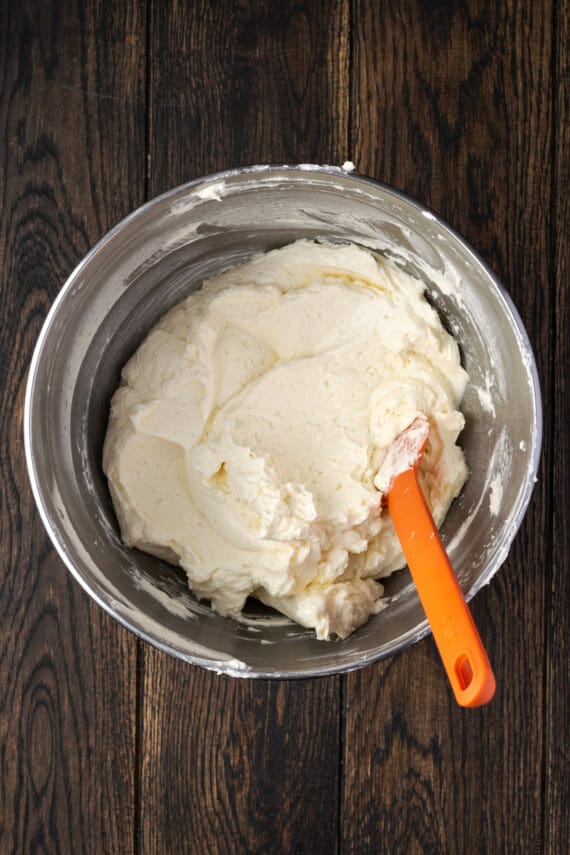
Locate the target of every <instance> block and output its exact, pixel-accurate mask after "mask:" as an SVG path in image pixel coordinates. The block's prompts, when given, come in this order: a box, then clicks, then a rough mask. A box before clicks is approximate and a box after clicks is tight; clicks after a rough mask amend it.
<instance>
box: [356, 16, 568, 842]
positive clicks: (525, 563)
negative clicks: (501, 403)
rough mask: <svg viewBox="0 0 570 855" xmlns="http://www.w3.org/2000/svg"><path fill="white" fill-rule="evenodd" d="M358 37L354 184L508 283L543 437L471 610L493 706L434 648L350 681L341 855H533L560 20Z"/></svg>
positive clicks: (439, 26)
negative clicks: (445, 231) (490, 667)
mask: <svg viewBox="0 0 570 855" xmlns="http://www.w3.org/2000/svg"><path fill="white" fill-rule="evenodd" d="M353 26H354V34H353V38H354V47H353V68H354V78H353V88H352V96H353V112H352V113H351V119H352V122H351V124H352V126H353V127H354V129H355V133H354V139H353V145H354V147H353V154H354V160H355V162H356V165H357V168H358V169H359V170H360V171H362V172H364V173H368V174H370V175H373V176H376V177H377V178H380V179H383V180H386V181H388V182H391V183H393V184H394V185H396V186H397V187H399V188H401V189H404V190H406V191H407V192H409V193H411V194H412V195H415V196H416V197H417V198H419V199H420V200H422V201H423V202H425V203H427V204H428V205H431V206H432V207H433V208H434V209H435V210H436V211H438V212H439V213H441V214H442V215H443V216H444V217H446V218H447V219H448V220H449V221H450V222H451V223H452V224H453V225H455V226H456V227H457V228H458V229H460V230H461V231H462V232H463V233H464V234H465V235H466V236H467V237H468V238H469V240H470V241H471V242H472V243H473V245H474V246H475V247H476V248H477V249H478V250H479V251H480V252H481V253H482V254H483V256H484V257H485V258H486V260H487V261H488V262H489V264H490V265H491V266H492V267H493V268H494V270H495V271H496V272H497V274H498V275H499V277H500V278H501V279H502V280H503V282H505V284H506V286H507V288H508V290H509V291H510V293H511V295H512V296H513V298H514V300H515V302H516V304H517V306H518V308H519V310H520V312H521V314H522V317H523V320H524V322H525V324H526V327H527V330H528V331H529V334H530V337H531V339H532V342H533V344H534V347H535V351H536V354H537V357H538V363H539V371H540V376H541V380H542V385H543V392H544V398H545V407H544V413H545V416H546V426H545V445H544V457H543V461H542V470H541V476H540V478H539V482H538V484H537V488H536V491H535V494H534V498H533V501H532V506H531V509H530V512H529V514H528V516H527V518H526V521H525V523H524V526H523V529H522V531H521V532H520V534H519V536H518V538H517V541H516V544H515V546H514V548H513V549H512V551H511V554H510V558H509V560H508V561H507V563H506V565H505V566H504V567H503V569H502V570H501V572H500V574H499V576H498V577H497V578H496V579H495V580H494V581H493V583H492V584H491V585H490V587H488V588H487V589H485V591H484V592H482V593H481V594H480V595H479V596H478V597H477V598H476V601H475V602H474V604H473V611H474V615H475V619H476V621H477V623H478V625H479V627H480V629H481V633H482V635H483V637H484V639H485V641H486V643H487V645H488V648H489V651H490V655H491V659H492V661H493V663H494V667H495V670H496V674H497V678H498V690H497V695H496V698H495V699H494V701H493V703H492V704H491V705H490V706H489V707H488V708H484V709H482V710H475V711H462V710H460V709H459V708H458V707H456V706H455V705H454V703H453V701H452V700H451V697H450V693H449V691H448V689H447V687H446V685H445V681H444V678H443V676H442V672H441V668H440V665H439V663H438V659H437V655H436V652H435V648H434V645H433V642H432V641H431V640H429V641H425V642H423V643H421V644H420V645H418V646H416V647H415V648H413V649H411V650H409V651H407V652H405V653H404V654H402V655H400V656H399V657H398V658H396V659H395V660H393V661H390V662H387V663H385V664H380V665H378V666H376V667H373V668H369V669H367V670H366V671H364V672H362V673H358V674H354V675H349V677H348V679H347V690H346V698H347V706H346V734H347V736H346V740H345V758H344V759H345V786H344V799H343V821H344V826H343V829H344V851H346V852H354V853H359V855H361V853H364V852H375V851H378V848H379V847H381V846H382V841H389V845H388V843H387V847H388V849H389V851H392V852H406V853H413V852H450V853H452V852H457V853H469V852H475V851H477V852H515V851H521V852H539V851H542V842H543V840H542V819H543V817H542V810H543V781H542V773H543V762H542V758H543V748H544V744H543V738H544V708H543V704H544V679H545V673H544V644H545V619H544V608H545V600H546V590H547V588H548V586H549V584H550V580H549V575H550V563H551V537H550V514H551V503H550V490H549V474H550V471H551V443H550V429H551V423H550V413H551V403H552V402H551V394H550V391H551V388H550V368H549V366H550V363H551V360H552V358H553V351H552V344H551V329H552V327H551V323H552V316H553V315H552V295H551V293H550V290H549V256H550V245H549V229H550V225H551V216H550V187H551V178H552V174H551V158H550V146H551V118H552V117H551V84H552V80H551V72H550V63H551V50H552V6H551V3H549V2H546V3H542V4H539V6H536V4H534V3H532V2H530V0H527V2H524V3H515V2H508V3H505V4H496V3H491V2H488V0H471V2H468V3H465V4H463V3H452V4H445V5H443V6H441V5H440V6H437V4H436V5H434V4H425V3H423V2H421V0H404V2H397V3H396V2H385V3H383V4H381V6H380V7H375V6H374V4H372V3H368V2H364V0H356V2H355V4H354V25H353ZM563 279H564V277H562V280H563ZM562 280H561V281H562ZM562 370H564V369H562ZM562 424H563V423H562V421H561V422H560V429H561V430H562ZM560 471H561V472H562V471H564V470H562V469H561V470H560ZM564 483H565V484H566V483H567V481H565V482H564ZM566 498H567V495H566ZM563 554H565V551H561V552H560V557H561V561H562V555H563ZM559 573H560V574H561V573H562V564H561V565H560V571H559ZM566 590H567V589H566ZM560 711H562V709H561V710H560ZM566 711H567V707H566ZM553 851H554V850H553ZM559 851H562V850H559Z"/></svg>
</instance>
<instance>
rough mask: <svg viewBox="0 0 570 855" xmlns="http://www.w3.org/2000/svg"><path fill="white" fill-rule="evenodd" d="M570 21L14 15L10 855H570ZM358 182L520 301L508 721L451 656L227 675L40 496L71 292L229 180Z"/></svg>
mask: <svg viewBox="0 0 570 855" xmlns="http://www.w3.org/2000/svg"><path fill="white" fill-rule="evenodd" d="M569 8H570V0H558V2H556V0H543V2H538V0H519V2H516V0H507V2H500V3H499V2H495V0H473V2H466V3H463V2H453V0H451V2H446V3H436V2H425V0H398V2H396V0H382V2H375V0H338V2H333V0H330V2H326V0H322V2H318V0H305V2H302V0H298V2H281V0H274V2H270V0H265V2H258V3H255V2H246V0H243V2H238V0H235V2H234V0H232V2H223V1H222V0H209V2H208V0H195V2H188V3H185V2H183V0H175V1H173V2H170V0H141V2H137V0H120V1H119V0H118V2H112V0H62V2H57V0H51V2H50V0H37V2H33V0H14V2H10V0H0V282H1V290H0V299H1V306H2V326H1V329H0V342H1V345H0V392H1V407H0V439H1V477H0V502H1V529H0V531H1V548H2V552H1V555H2V562H1V565H0V853H2V855H5V853H28V852H61V853H84V852H85V853H103V852H113V853H115V852H116V853H129V852H131V851H136V852H145V853H146V852H149V853H160V855H162V853H179V852H180V853H181V852H192V853H230V854H231V853H298V854H299V855H300V853H335V852H339V853H369V852H370V853H376V852H387V853H432V852H433V853H447V852H449V853H460V855H465V853H472V852H473V853H475V852H477V853H491V855H494V853H518V852H520V853H542V852H545V853H551V855H562V853H565V852H567V851H568V841H569V839H570V794H569V791H570V732H569V731H570V679H569V666H568V658H569V654H570V644H569V634H570V574H569V572H568V554H569V552H570V527H569V522H570V513H569V512H570V507H569V505H570V492H569V489H568V486H569V481H568V470H569V468H570V440H569V435H568V428H569V426H570V405H569V399H568V391H569V387H570V376H569V375H570V347H569V335H570V328H569V313H568V304H569V299H570V290H569V280H570V254H569V251H568V243H567V241H566V238H567V234H568V231H569V229H570V207H569V185H570V181H569V156H568V152H569V146H570V109H569V98H568V93H569V87H568V77H569V71H570V52H569V36H570V18H569ZM348 158H350V159H352V160H354V162H355V163H356V165H357V168H358V169H359V171H360V172H362V173H365V174H368V175H371V176H375V177H377V178H379V179H382V180H383V181H387V182H389V183H392V184H393V185H395V186H396V187H398V188H400V189H402V190H404V191H406V192H408V193H410V194H412V195H414V196H416V197H417V198H418V199H420V200H421V201H422V202H424V203H426V204H427V205H429V206H431V207H432V208H433V209H435V210H436V211H437V212H439V213H440V214H441V215H442V216H443V217H445V218H446V219H447V220H448V221H449V222H450V223H452V224H453V225H454V226H455V227H456V228H457V229H459V230H460V231H461V232H463V233H464V234H465V235H466V236H467V238H468V239H469V240H470V241H471V242H472V244H473V245H474V246H475V247H476V248H477V249H478V250H479V252H480V253H481V254H482V255H483V257H484V258H485V259H486V260H487V261H488V263H489V264H490V265H491V267H492V268H493V269H494V270H495V271H496V273H497V274H498V275H499V277H500V278H501V279H502V281H503V282H504V283H505V284H506V287H507V288H508V290H509V292H510V294H511V295H512V297H513V299H514V300H515V302H516V304H517V306H518V309H519V311H520V313H521V315H522V318H523V320H524V323H525V324H526V327H527V329H528V332H529V334H530V337H531V339H532V342H533V344H534V347H535V351H536V355H537V359H538V366H539V371H540V376H541V381H542V389H543V395H544V416H545V432H544V448H543V459H542V465H541V469H540V473H539V479H538V483H537V485H536V490H535V493H534V497H533V500H532V502H531V507H530V510H529V513H528V515H527V517H526V520H525V523H524V525H523V527H522V530H521V532H520V533H519V535H518V537H517V540H516V543H515V545H514V547H513V549H512V551H511V554H510V556H509V559H508V561H507V563H506V564H505V566H504V567H503V569H502V571H501V572H500V574H499V575H498V576H497V577H496V578H495V579H494V580H493V583H492V584H491V585H490V586H489V587H488V588H486V589H485V590H484V591H483V592H482V593H481V594H480V595H479V596H478V597H477V598H476V601H475V602H474V604H473V610H474V613H475V617H476V620H477V622H478V624H479V626H480V628H481V631H482V635H483V636H484V638H485V640H486V642H487V644H488V647H489V650H490V654H491V658H492V660H493V662H494V665H495V669H496V674H497V678H498V691H497V695H496V698H495V699H494V701H493V703H492V704H491V705H490V706H489V707H488V708H484V709H481V710H475V711H463V710H460V709H459V708H458V707H456V706H455V704H454V702H453V701H452V699H451V697H450V692H449V690H448V688H447V685H446V683H445V680H444V679H443V676H442V672H441V668H440V665H439V662H438V659H437V655H436V652H435V648H434V645H433V642H432V641H431V640H427V641H424V642H423V643H421V644H419V645H417V646H416V647H414V648H413V649H411V650H408V651H406V652H405V653H403V654H401V655H400V656H398V657H396V658H394V659H392V660H390V661H387V662H383V663H381V664H379V665H376V666H374V667H370V668H367V669H366V670H364V671H360V672H357V673H354V674H349V675H347V676H343V677H330V678H327V679H323V680H313V681H306V682H290V683H285V682H270V681H257V682H253V681H252V682H249V681H243V680H232V679H230V678H223V677H218V676H215V675H213V674H210V673H206V672H204V671H202V670H200V669H198V668H193V667H189V666H187V665H185V664H184V663H182V662H178V661H176V660H174V659H171V658H169V657H168V656H165V655H164V654H162V653H160V652H158V651H157V650H155V649H153V648H152V647H150V646H147V645H145V644H143V643H141V642H139V641H137V639H136V638H135V636H133V635H131V634H129V633H128V632H126V631H124V630H123V629H121V628H120V627H119V626H118V625H117V624H116V623H114V621H113V620H112V619H111V618H109V617H108V616H107V615H106V614H105V613H104V612H103V611H102V610H101V609H99V608H98V607H97V606H96V605H94V604H93V603H92V602H91V601H90V600H89V599H88V598H87V596H86V595H85V594H84V593H83V592H82V591H81V589H80V588H79V586H78V585H77V584H76V583H75V582H74V581H73V580H72V578H71V576H70V575H69V574H68V573H67V571H66V570H65V569H64V567H63V565H62V563H61V562H60V561H59V560H58V558H57V557H56V555H55V554H54V552H53V550H52V548H51V547H50V544H49V542H48V538H47V536H46V534H45V533H44V531H43V528H42V525H41V522H40V520H39V517H38V514H37V513H36V510H35V508H34V503H33V501H32V497H31V494H30V489H29V486H28V481H27V475H26V468H25V463H24V455H23V447H22V409H23V400H24V388H25V381H26V374H27V369H28V365H29V362H30V357H31V354H32V349H33V346H34V344H35V341H36V338H37V336H38V333H39V330H40V327H41V325H42V321H43V319H44V317H45V314H46V312H47V310H48V308H49V306H50V304H51V303H52V301H53V299H54V297H55V296H56V294H57V292H58V290H59V289H60V287H61V285H62V283H63V282H64V281H65V279H66V277H67V275H68V274H69V273H70V271H71V270H72V269H73V267H74V266H75V264H76V263H77V262H78V261H79V260H80V259H81V257H82V256H83V255H84V254H85V253H86V251H87V250H88V249H89V247H90V246H91V245H92V244H93V243H94V242H95V241H96V240H97V239H98V238H99V237H100V236H101V235H102V234H103V233H104V232H105V231H106V230H107V229H109V228H110V227H111V226H112V225H113V224H114V223H116V222H117V221H118V220H119V219H120V218H121V217H123V216H124V215H125V214H127V213H128V212H129V211H131V210H133V209H134V208H135V207H137V206H138V205H140V204H141V203H142V202H144V201H145V200H146V199H148V198H150V197H152V196H154V195H156V194H157V193H160V192H161V191H163V190H165V189H167V188H168V187H171V186H173V185H175V184H178V183H180V182H183V181H186V180H188V179H191V178H194V177H196V176H199V175H203V174H205V173H208V172H212V171H214V170H218V169H222V168H225V167H230V166H236V165H239V164H250V163H258V162H298V161H315V162H328V163H337V164H338V163H342V162H343V161H344V160H345V159H348Z"/></svg>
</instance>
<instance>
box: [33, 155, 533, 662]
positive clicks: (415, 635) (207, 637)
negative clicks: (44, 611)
mask: <svg viewBox="0 0 570 855" xmlns="http://www.w3.org/2000/svg"><path fill="white" fill-rule="evenodd" d="M299 238H316V239H326V240H341V241H347V240H348V241H354V242H357V243H360V244H362V245H364V246H367V247H370V248H372V249H374V250H376V251H378V252H380V253H382V254H384V255H386V256H388V257H390V258H391V259H392V260H393V261H394V262H395V263H397V264H401V265H402V266H404V267H405V268H406V269H407V270H409V271H410V272H411V273H413V274H414V275H416V276H420V277H421V278H422V279H423V281H424V282H425V285H426V292H427V294H428V296H429V298H430V299H431V300H432V302H433V303H434V305H435V306H436V307H437V309H438V311H439V312H440V315H441V317H442V319H443V320H444V323H446V324H447V325H448V327H449V329H450V330H451V331H452V332H453V334H454V335H455V336H456V338H457V340H458V342H459V344H460V348H461V353H462V359H463V363H464V366H465V368H466V369H467V371H468V373H469V375H470V383H469V385H468V388H467V392H466V395H465V398H464V402H463V407H462V408H463V411H464V413H465V417H466V428H465V430H464V432H463V434H462V435H461V444H462V446H463V448H464V450H465V453H466V457H467V462H468V465H469V469H470V477H469V479H468V481H467V483H466V485H465V488H464V490H463V492H462V494H461V496H460V497H459V499H457V500H456V501H455V502H454V504H453V505H452V508H451V510H450V512H449V514H448V517H447V519H446V521H445V524H444V526H443V530H442V531H443V536H444V540H445V542H446V545H447V548H448V551H449V554H450V557H451V560H452V562H453V565H454V567H455V569H456V572H457V573H458V576H459V580H460V583H461V585H462V587H463V589H464V591H465V592H466V594H467V596H468V597H471V596H473V594H474V593H475V592H476V591H477V590H478V589H479V588H480V587H481V586H482V585H484V584H486V583H487V582H489V580H490V579H491V577H492V576H493V574H494V573H496V572H497V570H498V569H499V567H500V565H501V564H502V562H503V561H504V559H505V558H506V556H507V553H508V550H509V547H510V544H511V542H512V540H513V538H514V536H515V534H516V531H517V529H518V527H519V525H520V523H521V520H522V518H523V515H524V513H525V510H526V507H527V505H528V501H529V499H530V495H531V492H532V488H533V485H534V481H535V475H536V469H537V465H538V458H539V453H540V444H541V405H540V391H539V385H538V380H537V374H536V367H535V363H534V357H533V354H532V350H531V347H530V345H529V342H528V339H527V336H526V333H525V331H524V329H523V326H522V324H521V321H520V319H519V317H518V315H517V313H516V310H515V309H514V307H513V305H512V304H511V302H510V300H509V298H508V296H507V295H506V293H505V292H504V290H503V289H502V288H501V287H500V285H499V284H498V283H497V281H496V279H495V278H494V276H493V275H492V273H491V272H490V271H489V269H488V268H487V267H486V266H485V265H484V263H483V262H482V261H481V260H480V259H479V258H478V257H477V256H476V255H475V253H474V252H473V251H472V250H471V249H470V248H469V246H468V245H467V244H466V243H465V241H464V240H463V239H462V238H461V237H460V236H459V235H457V234H456V233H455V232H453V230H451V229H450V228H449V227H448V226H447V225H446V224H445V223H443V222H441V221H440V220H439V219H438V218H437V217H435V216H434V215H433V214H432V213H431V212H429V211H426V210H425V209H423V208H422V207H421V206H419V205H418V204H417V203H415V202H413V201H412V200H410V199H408V198H406V197H404V196H402V195H401V194H399V193H397V192H395V191H394V190H392V189H390V188H388V187H385V186H383V185H380V184H378V183H377V182H374V181H371V180H369V179H365V178H362V177H360V176H356V175H352V174H347V173H345V172H344V171H343V170H341V169H338V168H335V167H320V168H319V167H308V166H305V167H252V168H250V169H242V170H234V171H230V172H226V173H221V174H218V175H215V176H210V177H208V178H205V179H202V180H199V181H197V182H192V183H190V184H187V185H184V186H182V187H179V188H176V189H174V190H172V191H170V192H169V193H167V194H165V195H163V196H161V197H159V198H157V199H154V200H153V201H152V202H150V203H148V204H147V205H145V206H144V207H142V208H140V209H138V210H137V211H135V212H134V213H133V214H131V215H130V216H129V217H127V218H126V219H125V220H123V221H122V222H121V223H120V224H119V225H118V226H117V227H116V228H115V229H113V230H112V231H111V232H110V233H109V234H107V235H106V236H105V237H104V238H103V239H102V240H101V241H100V242H99V243H98V244H97V245H96V246H95V247H94V249H93V250H92V251H91V252H90V253H89V255H88V256H87V257H86V258H85V259H84V261H83V262H82V263H81V264H80V265H79V266H78V267H77V269H76V270H75V271H74V272H73V273H72V275H71V276H70V278H69V280H68V282H67V283H66V285H65V287H64V288H63V290H62V292H61V293H60V295H59V297H58V299H57V301H56V303H55V304H54V306H53V309H52V311H51V312H50V315H49V316H48V318H47V320H46V323H45V325H44V328H43V330H42V333H41V336H40V339H39V341H38V344H37V347H36V351H35V354H34V358H33V362H32V366H31V369H30V375H29V381H28V388H27V396H26V408H25V443H26V454H27V460H28V467H29V472H30V478H31V482H32V487H33V490H34V494H35V498H36V501H37V504H38V507H39V509H40V512H41V515H42V518H43V521H44V524H45V525H46V528H47V530H48V532H49V534H50V536H51V538H52V540H53V542H54V544H55V546H56V548H57V549H58V551H59V553H60V555H61V556H62V558H63V560H64V561H65V563H66V564H67V566H68V567H69V569H70V570H71V572H72V573H73V575H74V576H75V577H76V579H77V580H78V581H79V582H80V583H81V584H82V585H83V587H84V588H85V589H86V590H87V591H88V592H89V593H90V594H91V596H92V597H93V598H94V599H95V600H96V601H97V602H98V603H99V604H100V605H101V606H103V608H105V609H106V610H107V611H108V612H110V613H111V614H112V615H113V616H114V617H115V618H116V619H118V620H119V621H120V622H121V623H123V624H124V625H125V626H127V627H128V628H130V629H132V630H133V631H135V632H136V633H138V634H139V635H140V636H142V637H143V638H145V639H146V640H148V641H149V642H151V643H153V644H155V645H156V646H158V647H160V648H162V649H163V650H166V651H168V652H169V653H172V654H174V655H176V656H179V657H181V658H183V659H186V660H188V661H191V662H194V663H198V664H200V665H203V666H205V667H208V668H213V669H215V670H218V671H223V672H226V673H231V674H235V675H239V676H252V677H253V676H268V677H307V676H312V675H321V674H328V673H334V672H338V671H344V670H350V669H353V668H357V667H360V666H363V665H365V664H366V663H369V662H373V661H376V660H378V659H381V658H383V657H386V656H389V655H391V654H393V653H395V652H396V651H398V650H400V649H402V648H404V647H406V646H407V645H409V644H411V643H412V642H414V641H417V640H418V639H419V638H421V637H422V636H423V635H425V634H426V632H427V631H428V627H427V624H426V621H425V618H424V615H423V612H422V609H421V606H420V604H419V601H418V599H417V596H416V593H415V590H414V588H413V585H412V583H411V580H410V577H409V574H408V572H407V571H402V572H400V573H397V574H395V575H394V576H393V577H391V578H390V579H388V580H387V581H386V592H387V595H388V596H389V597H390V600H391V601H390V606H389V608H387V609H385V610H384V611H383V612H381V613H380V614H379V615H376V616H375V617H373V618H372V619H371V620H370V621H369V622H368V623H367V624H366V625H365V626H363V627H362V628H361V629H359V630H358V631H357V632H355V633H354V634H353V635H352V636H351V637H350V638H349V639H347V640H346V641H332V642H329V643H326V642H319V641H317V640H316V639H315V637H314V633H313V632H312V631H309V630H306V629H303V628H301V627H299V626H297V625H295V624H293V623H291V622H290V621H288V620H287V619H285V618H283V617H282V616H280V615H278V614H276V613H275V612H272V611H271V610H269V609H266V608H265V607H263V606H261V605H259V604H256V603H252V604H251V607H250V608H249V609H247V610H246V612H245V614H244V617H243V620H242V621H240V622H238V621H235V620H232V619H229V618H224V617H221V616H220V615H218V614H216V613H215V612H213V611H212V610H211V609H210V607H209V605H208V604H207V603H199V602H197V601H196V600H195V599H194V598H193V596H192V595H191V593H190V592H189V590H188V587H187V584H186V580H185V574H184V573H183V572H182V571H181V570H180V569H179V568H175V567H173V566H171V565H169V564H167V563H165V562H161V561H159V560H158V559H156V558H153V557H152V556H150V555H146V554H143V553H141V552H138V551H137V550H132V549H128V548H126V547H124V546H123V545H122V543H121V541H120V539H119V536H118V528H117V524H116V520H115V517H114V513H113V509H112V505H111V500H110V496H109V492H108V489H107V485H106V481H105V478H104V476H103V473H102V470H101V451H102V444H103V438H104V433H105V430H106V424H107V418H108V409H109V401H110V398H111V396H112V394H113V391H114V390H115V388H116V386H117V384H118V381H119V373H120V369H121V367H122V365H123V364H124V363H125V361H126V360H127V359H128V358H129V356H130V355H131V354H132V353H133V352H134V350H135V349H136V348H137V346H138V345H139V344H140V342H141V341H142V339H143V338H144V336H145V334H146V333H147V332H148V331H149V329H150V328H151V327H152V326H153V324H154V323H155V322H156V321H157V320H158V319H159V318H160V317H161V316H162V315H163V314H164V312H165V311H166V310H167V309H169V308H170V307H171V306H173V305H174V304H176V303H177V302H179V301H180V300H182V299H183V298H184V297H185V296H186V295H188V294H189V293H190V292H191V291H193V290H195V289H196V288H198V287H199V286H200V284H201V283H202V282H203V280H204V279H205V278H207V277H209V276H212V275H214V274H216V273H218V272H219V271H221V270H222V269H225V268H227V267H229V266H231V265H233V264H235V263H237V262H240V261H242V260H244V259H246V258H248V257H249V256H251V255H252V254H254V253H256V252H264V251H267V250H269V249H272V248H275V247H278V246H282V245H284V244H286V243H289V242H291V241H293V240H297V239H299Z"/></svg>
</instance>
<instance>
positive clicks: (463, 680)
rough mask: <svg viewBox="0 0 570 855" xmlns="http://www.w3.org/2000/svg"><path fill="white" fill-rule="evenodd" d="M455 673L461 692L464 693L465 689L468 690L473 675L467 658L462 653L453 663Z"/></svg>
mask: <svg viewBox="0 0 570 855" xmlns="http://www.w3.org/2000/svg"><path fill="white" fill-rule="evenodd" d="M455 673H456V675H457V679H458V681H459V685H460V687H461V690H462V691H465V689H468V688H469V686H470V685H471V682H472V680H473V676H474V674H473V667H472V665H471V662H470V661H469V657H468V656H467V655H466V654H465V653H462V654H461V656H460V657H459V658H458V660H457V662H456V663H455Z"/></svg>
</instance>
